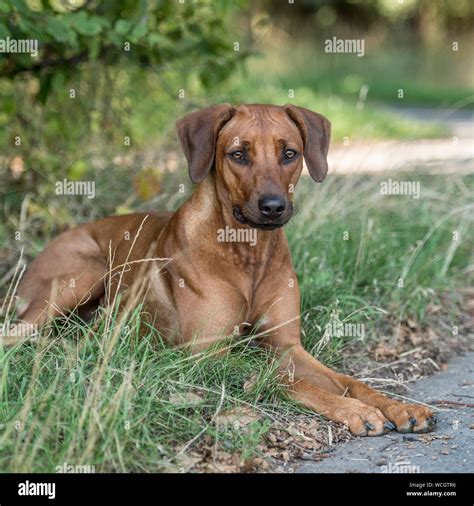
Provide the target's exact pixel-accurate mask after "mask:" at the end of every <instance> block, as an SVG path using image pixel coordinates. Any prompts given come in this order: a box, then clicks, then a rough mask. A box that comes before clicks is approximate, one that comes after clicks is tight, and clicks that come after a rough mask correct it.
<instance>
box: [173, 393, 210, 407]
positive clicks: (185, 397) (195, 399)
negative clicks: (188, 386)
mask: <svg viewBox="0 0 474 506" xmlns="http://www.w3.org/2000/svg"><path fill="white" fill-rule="evenodd" d="M168 400H169V401H170V402H172V403H173V404H178V405H185V406H197V405H198V404H201V402H202V401H203V399H202V397H201V396H200V395H198V394H195V393H194V392H175V393H173V394H171V395H170V397H169V399H168Z"/></svg>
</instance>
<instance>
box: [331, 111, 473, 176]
mask: <svg viewBox="0 0 474 506" xmlns="http://www.w3.org/2000/svg"><path fill="white" fill-rule="evenodd" d="M381 108H383V109H385V110H388V111H389V112H391V113H392V114H396V115H397V116H400V117H402V118H404V119H406V120H409V121H410V120H416V121H417V122H420V123H427V124H429V123H433V124H440V123H441V124H444V125H446V126H447V127H448V129H449V130H450V134H451V137H448V138H445V139H417V140H387V141H375V140H367V141H351V140H350V139H349V142H348V144H347V145H343V144H333V145H332V146H331V149H330V150H329V156H328V162H329V167H330V171H331V174H373V173H384V172H388V171H396V170H404V171H407V170H410V169H414V168H416V169H418V170H420V169H423V171H425V172H431V173H443V174H446V173H461V174H465V173H469V172H472V171H473V160H474V115H473V112H472V111H469V110H468V111H462V110H461V111H450V110H442V109H431V108H428V109H424V108H413V107H412V108H389V107H387V106H383V107H382V106H381Z"/></svg>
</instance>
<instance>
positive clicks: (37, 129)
mask: <svg viewBox="0 0 474 506" xmlns="http://www.w3.org/2000/svg"><path fill="white" fill-rule="evenodd" d="M473 18H474V4H473V3H472V2H471V1H470V0H456V1H454V0H452V1H451V0H438V1H429V0H404V1H403V2H399V1H398V0H375V1H364V0H344V1H330V0H314V1H311V0H295V2H294V3H291V2H286V1H281V2H272V1H270V0H259V1H253V2H248V1H245V0H236V1H216V2H210V1H198V2H194V1H191V0H185V1H183V2H182V3H181V1H180V0H155V1H153V0H148V1H147V0H140V1H135V0H133V1H132V0H126V1H120V2H115V1H110V0H95V1H86V0H75V1H69V2H67V1H61V0H54V1H53V0H51V1H48V0H6V1H4V2H2V4H1V6H0V39H7V38H8V37H10V38H16V39H31V38H34V39H37V40H38V41H39V55H38V57H37V58H34V57H32V56H30V55H29V54H8V53H0V74H1V78H0V145H1V148H2V149H1V152H0V172H1V178H0V185H1V187H0V190H1V192H2V197H3V198H2V201H1V212H2V226H1V227H0V239H3V240H7V237H6V235H7V230H9V231H12V230H22V229H24V228H25V226H26V225H25V223H27V225H28V227H27V228H28V236H29V241H33V243H34V241H35V239H36V238H38V240H39V241H40V242H41V241H42V238H43V237H44V236H50V235H51V234H52V233H56V232H57V231H58V230H61V229H62V228H64V227H65V226H66V225H70V224H72V223H75V222H80V221H86V220H90V219H94V218H96V217H99V216H103V215H104V214H106V213H113V212H118V213H120V212H127V211H129V210H131V209H153V208H156V207H159V206H160V205H162V206H163V205H166V206H168V207H170V208H175V207H176V206H177V205H179V203H180V202H181V198H182V194H180V195H176V188H177V184H176V183H177V180H179V181H180V182H186V183H187V179H186V173H185V170H184V169H185V167H184V163H183V158H182V157H181V154H180V152H179V148H178V145H177V139H176V136H175V130H174V123H175V121H176V120H177V119H178V118H179V117H180V116H181V115H183V114H185V113H186V112H188V111H190V110H192V109H196V108H199V107H201V106H207V105H210V104H214V103H219V102H224V101H227V102H232V103H239V102H263V103H274V104H284V103H287V102H294V103H296V104H298V105H301V106H306V107H308V108H311V109H315V110H317V111H319V112H321V113H323V114H325V115H327V116H328V117H329V118H330V120H331V122H332V124H333V143H337V142H341V140H342V139H343V138H350V139H356V140H357V139H363V140H371V139H390V138H394V139H416V138H433V137H439V136H446V135H448V134H449V131H448V129H447V128H446V126H445V125H443V123H442V122H440V123H436V122H431V123H426V122H425V123H421V122H417V121H416V119H407V118H404V117H403V116H400V115H397V114H394V113H393V111H392V108H406V107H413V106H417V107H418V106H424V107H430V108H435V109H438V110H445V109H446V110H460V109H464V110H468V109H470V108H472V106H473V97H474V91H473V85H474V72H473V67H472V49H473V40H472V30H471V26H472V21H473ZM334 36H336V37H338V38H350V39H352V38H360V39H363V40H364V44H365V48H364V49H365V54H364V56H363V57H358V56H357V55H355V54H331V53H325V52H324V41H325V40H326V39H330V38H332V37H334ZM400 89H401V90H403V98H402V99H401V98H399V90H400ZM387 105H388V106H389V107H388V108H387ZM175 169H180V170H178V171H175ZM63 178H68V179H70V180H94V181H95V183H96V194H97V198H95V199H84V198H77V199H76V198H73V197H71V198H68V199H64V198H63V197H62V196H57V195H55V193H54V184H55V182H56V181H60V180H62V179H63ZM188 186H189V185H188ZM170 199H171V203H170ZM22 220H23V221H22ZM25 220H26V221H25ZM9 235H10V234H9ZM30 244H31V243H30Z"/></svg>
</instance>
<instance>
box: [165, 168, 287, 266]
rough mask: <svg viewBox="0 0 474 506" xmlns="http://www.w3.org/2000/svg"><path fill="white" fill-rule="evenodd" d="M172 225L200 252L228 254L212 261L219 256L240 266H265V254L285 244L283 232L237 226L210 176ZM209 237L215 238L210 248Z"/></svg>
mask: <svg viewBox="0 0 474 506" xmlns="http://www.w3.org/2000/svg"><path fill="white" fill-rule="evenodd" d="M173 221H174V222H175V226H178V227H180V228H182V229H183V232H184V236H185V237H187V238H188V239H189V242H192V243H193V244H194V245H196V246H197V245H200V246H199V247H200V248H201V249H209V250H214V251H216V252H217V253H218V252H223V253H224V252H227V253H228V252H229V250H231V252H232V255H230V256H229V255H227V254H226V255H224V254H223V255H218V256H217V257H216V261H217V260H218V258H219V257H220V256H221V257H222V258H225V259H228V258H232V259H233V262H234V263H236V264H239V265H241V266H242V265H243V266H248V265H255V264H262V263H266V262H267V261H268V259H269V258H272V255H271V254H270V255H269V252H271V251H272V249H273V248H275V247H276V245H277V244H278V243H279V242H281V241H285V242H286V237H285V234H284V232H283V229H276V230H271V231H267V230H258V229H255V228H250V227H249V226H248V225H243V224H241V223H239V222H238V221H237V220H236V219H235V217H234V215H233V212H232V203H231V202H230V201H228V200H227V199H226V198H225V196H222V195H219V193H218V190H217V187H216V180H215V177H214V175H213V174H210V175H209V176H208V177H206V179H205V180H204V181H202V182H201V183H199V184H198V186H197V188H196V190H195V192H194V193H193V194H192V195H191V197H190V198H189V199H188V200H187V201H186V202H185V203H184V204H183V206H182V207H181V208H180V209H179V210H178V211H177V212H176V216H175V219H174V220H173ZM211 237H212V238H215V243H214V244H213V243H212V242H210V241H209V238H211ZM242 239H243V240H242ZM204 243H205V244H204Z"/></svg>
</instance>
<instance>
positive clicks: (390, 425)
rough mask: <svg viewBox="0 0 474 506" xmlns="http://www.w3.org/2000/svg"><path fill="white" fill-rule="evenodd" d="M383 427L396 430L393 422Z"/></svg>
mask: <svg viewBox="0 0 474 506" xmlns="http://www.w3.org/2000/svg"><path fill="white" fill-rule="evenodd" d="M383 426H384V427H385V428H386V429H388V430H393V429H394V428H395V424H393V423H392V422H385V423H384V424H383Z"/></svg>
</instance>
